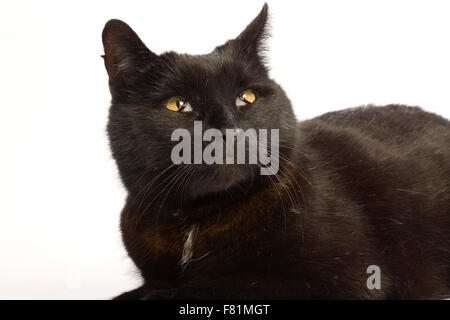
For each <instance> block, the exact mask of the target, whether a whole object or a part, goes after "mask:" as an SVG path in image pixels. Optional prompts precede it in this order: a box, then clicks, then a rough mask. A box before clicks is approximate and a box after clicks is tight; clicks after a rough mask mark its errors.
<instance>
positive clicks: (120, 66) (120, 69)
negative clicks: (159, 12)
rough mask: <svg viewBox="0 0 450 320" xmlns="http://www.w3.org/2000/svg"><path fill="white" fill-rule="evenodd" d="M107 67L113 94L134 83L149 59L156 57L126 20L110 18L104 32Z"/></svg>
mask: <svg viewBox="0 0 450 320" xmlns="http://www.w3.org/2000/svg"><path fill="white" fill-rule="evenodd" d="M102 40H103V48H104V51H105V55H104V56H103V58H104V59H105V67H106V71H107V72H108V76H109V88H110V91H111V94H112V95H113V96H115V95H117V94H119V92H121V91H124V90H126V89H127V88H129V87H130V86H132V85H133V81H134V80H135V79H136V78H137V76H138V74H139V73H140V72H142V71H143V70H144V68H145V65H146V63H147V62H148V61H149V60H152V59H155V58H156V57H157V55H156V54H154V53H153V52H151V51H150V50H149V49H147V47H146V46H145V45H144V43H143V42H142V41H141V39H139V37H138V35H137V34H136V33H135V32H134V31H133V29H131V28H130V26H128V25H127V24H126V23H125V22H123V21H120V20H116V19H113V20H109V21H108V22H107V23H106V25H105V27H104V29H103V33H102Z"/></svg>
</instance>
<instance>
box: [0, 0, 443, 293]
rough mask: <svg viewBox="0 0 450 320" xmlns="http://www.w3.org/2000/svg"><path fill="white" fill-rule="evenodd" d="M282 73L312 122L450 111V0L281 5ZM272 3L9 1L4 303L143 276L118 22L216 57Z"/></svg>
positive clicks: (149, 39)
mask: <svg viewBox="0 0 450 320" xmlns="http://www.w3.org/2000/svg"><path fill="white" fill-rule="evenodd" d="M268 3H269V9H270V11H271V15H272V35H273V40H272V41H271V42H270V43H271V45H270V46H271V55H270V62H271V65H272V72H271V73H272V76H273V77H274V78H275V79H276V80H277V81H278V82H279V83H280V84H281V85H282V86H283V87H284V88H285V90H286V91H287V93H288V95H289V97H290V98H291V100H292V102H293V104H294V107H295V112H296V114H297V116H298V118H299V119H306V118H310V117H313V116H316V115H319V114H321V113H324V112H326V111H330V110H337V109H341V108H346V107H351V106H357V105H361V104H367V103H375V104H387V103H405V104H411V105H420V106H422V107H423V108H425V109H426V110H429V111H432V112H436V113H439V114H441V115H444V116H446V117H448V118H450V90H449V89H450V19H449V16H450V2H448V1H430V0H426V1H411V0H408V1H392V0H389V1H384V0H378V1H370V2H369V1H361V0H355V1H345V0H344V1H342V0H341V1H333V0H330V1H317V0H316V1H289V2H287V1H277V2H275V1H273V0H272V1H268ZM262 4H263V2H262V1H245V2H244V1H242V0H240V1H131V0H127V1H120V2H117V1H72V2H69V1H29V2H22V1H12V0H10V1H2V2H1V3H0V66H1V67H0V108H1V109H0V114H1V115H0V152H1V153H0V299H11V298H24V299H30V298H38V299H47V298H56V299H67V298H74V299H78V298H85V299H93V298H97V299H105V298H109V297H111V296H114V295H116V294H118V293H120V292H121V291H124V290H126V289H131V288H134V287H135V286H137V285H138V284H139V278H138V277H137V276H136V271H135V270H134V269H133V266H132V263H131V262H130V261H129V259H128V258H127V256H126V252H125V251H124V249H123V248H122V245H121V240H120V234H119V229H118V225H119V214H120V210H121V207H122V205H123V203H124V197H125V193H124V189H123V188H122V186H121V184H120V181H119V179H118V176H117V170H116V168H115V164H114V162H113V160H112V159H111V156H110V153H109V149H108V145H107V139H106V135H105V125H106V118H107V112H108V103H109V99H110V95H109V91H108V86H107V75H106V71H105V70H104V66H103V61H102V59H101V58H100V55H101V54H102V53H103V51H102V50H103V49H102V44H101V32H102V28H103V26H104V24H105V22H106V21H107V20H108V19H110V18H119V19H122V20H124V21H126V22H127V23H129V24H130V25H131V26H132V27H133V28H134V30H135V31H136V32H137V33H138V34H139V35H140V36H141V38H142V39H143V40H144V42H145V43H146V44H147V46H148V47H149V48H151V49H152V50H153V51H155V52H163V51H166V50H176V51H181V52H187V53H207V52H209V51H210V50H211V49H213V48H214V47H215V46H216V45H218V44H221V43H223V42H225V41H226V40H227V39H229V38H232V37H234V36H236V35H237V34H239V32H240V31H241V30H242V29H243V28H244V27H245V26H246V25H247V24H248V23H249V22H250V21H251V20H252V19H253V18H254V17H255V16H256V14H257V13H258V12H259V11H260V9H261V7H262Z"/></svg>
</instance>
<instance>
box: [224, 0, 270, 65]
mask: <svg viewBox="0 0 450 320" xmlns="http://www.w3.org/2000/svg"><path fill="white" fill-rule="evenodd" d="M268 12H269V6H268V5H267V3H265V4H264V6H263V8H262V10H261V12H260V13H259V14H258V16H257V17H256V18H255V19H253V21H252V22H251V23H250V24H249V25H248V26H247V27H246V28H245V30H244V31H242V32H241V34H240V35H239V36H238V37H237V38H235V39H233V40H230V41H228V42H227V43H225V44H224V45H223V46H221V47H218V49H219V50H223V49H226V48H231V49H232V50H233V51H234V52H235V53H237V54H238V55H239V56H241V57H246V58H256V57H258V58H260V57H261V53H262V51H264V50H265V46H264V41H265V39H266V38H267V37H268V31H267V29H268V22H267V20H268Z"/></svg>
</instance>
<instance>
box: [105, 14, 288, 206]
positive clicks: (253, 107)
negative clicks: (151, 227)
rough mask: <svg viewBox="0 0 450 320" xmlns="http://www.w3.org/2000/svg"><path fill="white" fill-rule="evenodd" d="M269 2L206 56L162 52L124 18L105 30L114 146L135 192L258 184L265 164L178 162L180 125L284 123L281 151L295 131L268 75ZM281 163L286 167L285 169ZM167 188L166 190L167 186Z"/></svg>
mask: <svg viewBox="0 0 450 320" xmlns="http://www.w3.org/2000/svg"><path fill="white" fill-rule="evenodd" d="M267 17H268V7H267V5H264V7H263V9H262V10H261V12H260V13H259V15H258V16H257V17H256V18H255V19H254V20H253V21H252V22H251V23H250V24H249V25H248V26H247V27H246V28H245V30H244V31H243V32H242V33H241V34H240V35H239V36H237V37H236V38H235V39H232V40H229V41H227V42H226V43H225V44H223V45H220V46H218V47H216V48H215V49H214V50H213V51H212V52H210V53H208V54H204V55H188V54H178V53H175V52H166V53H163V54H160V55H158V54H155V53H153V52H152V51H151V50H149V49H148V48H147V47H146V46H145V45H144V43H143V42H142V41H141V40H140V39H139V37H138V36H137V34H136V33H135V32H134V31H133V30H132V29H131V28H130V27H129V26H128V25H127V24H125V23H124V22H122V21H120V20H110V21H109V22H108V23H107V24H106V26H105V28H104V30H103V35H102V36H103V45H104V51H105V55H104V61H105V66H106V70H107V73H108V75H109V87H110V91H111V95H112V105H111V108H110V116H109V123H108V135H109V138H110V145H111V149H112V152H113V157H114V158H115V160H116V162H117V164H118V168H119V172H120V175H121V178H122V181H123V182H124V184H125V187H126V188H127V190H128V191H129V192H130V193H135V194H139V193H140V194H146V193H152V194H153V195H154V196H155V197H156V198H157V197H158V196H157V195H156V194H157V193H158V192H159V193H161V195H160V197H161V198H172V196H173V198H179V199H181V198H186V199H189V198H196V197H202V196H204V195H207V194H210V193H220V192H223V191H225V190H229V189H231V188H234V187H237V186H239V187H242V186H244V187H245V186H246V185H248V184H250V183H253V182H254V181H255V180H257V179H255V177H256V176H257V175H259V170H258V169H259V167H258V165H249V164H243V165H242V164H241V165H238V164H233V165H230V164H213V165H206V164H181V165H174V164H173V162H172V160H171V150H172V148H173V147H174V145H175V144H177V142H173V141H171V135H172V133H173V132H174V130H176V129H179V128H183V129H187V130H188V131H189V132H193V128H194V121H202V125H203V130H206V129H209V128H216V129H219V130H224V129H237V128H239V129H243V130H247V129H249V128H253V129H255V130H258V129H268V130H270V129H279V137H280V138H279V139H280V149H279V152H280V154H285V155H286V154H288V153H289V148H291V147H292V143H293V139H294V137H295V132H294V131H295V121H296V120H295V117H294V114H293V112H292V108H291V104H290V102H289V100H288V98H287V97H286V95H285V93H284V92H283V90H282V89H281V87H280V86H279V85H277V84H276V83H275V82H274V81H273V80H271V79H270V78H269V75H268V68H267V64H266V61H265V53H266V47H265V42H264V40H265V39H266V37H267V28H268V26H267ZM281 169H282V168H281ZM164 188H165V190H164V191H163V189H164Z"/></svg>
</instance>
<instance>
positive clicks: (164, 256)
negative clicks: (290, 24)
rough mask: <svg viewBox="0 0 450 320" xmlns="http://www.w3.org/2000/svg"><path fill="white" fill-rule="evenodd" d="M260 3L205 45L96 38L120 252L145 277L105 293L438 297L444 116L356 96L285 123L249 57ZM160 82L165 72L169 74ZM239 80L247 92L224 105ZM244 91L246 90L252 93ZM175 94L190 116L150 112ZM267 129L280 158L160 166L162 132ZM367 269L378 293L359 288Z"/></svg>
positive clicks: (448, 270) (447, 263) (446, 276)
mask: <svg viewBox="0 0 450 320" xmlns="http://www.w3.org/2000/svg"><path fill="white" fill-rule="evenodd" d="M266 20H267V6H264V8H263V10H262V11H261V13H260V14H259V15H258V17H257V18H256V19H255V20H254V21H253V22H252V23H251V24H250V25H249V26H248V27H247V28H246V29H245V30H244V31H243V33H241V35H239V37H237V38H236V39H233V40H230V41H229V42H227V43H226V44H224V45H222V46H219V47H217V48H216V49H215V50H214V51H213V52H212V53H210V54H209V55H203V56H188V55H178V54H175V53H166V54H162V55H160V56H158V55H155V54H154V53H152V52H151V51H149V50H148V49H147V48H146V47H145V46H144V45H143V43H142V42H141V41H140V40H139V38H138V37H137V35H136V34H135V33H134V32H133V31H132V30H131V29H130V28H129V27H128V26H127V25H126V24H124V23H123V22H120V21H117V20H112V21H110V22H109V23H108V24H107V25H106V27H105V30H104V33H103V42H104V46H105V65H106V68H107V71H108V74H109V77H110V89H111V93H112V96H113V101H112V106H111V111H110V119H109V124H108V133H109V137H110V140H111V149H112V151H113V156H114V158H115V159H116V161H117V164H118V167H119V172H120V174H121V177H122V181H123V182H124V185H125V187H126V188H127V191H128V197H127V202H126V205H125V207H124V209H123V211H122V216H121V230H122V235H123V240H124V244H125V247H126V249H127V251H128V253H129V255H130V257H131V259H132V260H133V261H134V262H135V264H136V266H137V267H138V269H139V271H140V273H141V275H142V277H143V280H144V284H143V285H142V287H140V288H138V289H136V290H133V291H130V292H127V293H124V294H122V295H121V296H119V297H117V298H118V299H304V298H309V299H311V298H313V299H395V298H414V299H423V298H432V297H443V296H445V295H448V294H449V293H450V291H449V287H450V249H449V248H450V123H449V121H448V120H446V119H444V118H442V117H439V116H437V115H434V114H431V113H427V112H425V111H423V110H421V109H420V108H417V107H407V106H402V105H389V106H385V107H375V106H365V107H359V108H353V109H347V110H343V111H338V112H331V113H327V114H325V115H322V116H320V117H317V118H315V119H311V120H307V121H303V122H300V123H297V122H296V120H295V117H294V115H293V112H292V108H291V106H290V101H289V100H288V98H287V97H286V95H285V94H284V92H283V90H282V88H281V87H280V86H279V85H277V84H276V83H275V82H274V81H273V80H271V79H269V78H268V75H267V68H266V67H265V63H264V59H263V57H262V54H261V52H262V48H263V39H264V37H265V35H266V33H265V30H266V27H265V26H266ZM171 79H176V81H172V80H171ZM247 88H251V89H252V90H254V92H255V93H256V95H257V99H256V101H254V102H252V103H251V104H246V105H242V106H241V105H239V106H238V105H236V106H234V101H235V98H236V96H237V95H238V93H239V92H241V91H242V90H244V89H247ZM252 92H253V91H252ZM176 95H182V96H184V97H188V98H189V101H190V102H191V103H190V104H191V105H192V106H193V111H191V112H186V113H185V114H182V113H180V112H172V111H168V110H166V109H164V108H161V105H162V104H163V102H164V101H167V99H168V98H169V97H171V96H176ZM194 120H202V121H203V123H204V124H206V127H209V128H218V129H222V128H230V127H231V128H244V129H247V128H277V129H279V130H280V148H279V157H280V169H279V171H278V172H277V173H276V174H275V175H268V176H262V175H259V174H258V172H259V171H258V170H257V169H259V167H258V166H257V165H210V166H208V165H205V164H198V165H195V164H189V165H180V166H175V165H173V163H171V162H170V150H171V148H172V147H173V145H174V142H173V141H170V133H171V132H172V131H173V130H174V129H175V128H180V127H181V128H187V129H192V125H193V124H192V122H193V121H194ZM370 266H376V267H378V268H379V280H380V284H379V287H378V288H372V287H370V285H368V278H369V277H370V276H371V274H370V272H369V273H368V268H369V267H370Z"/></svg>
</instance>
